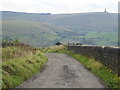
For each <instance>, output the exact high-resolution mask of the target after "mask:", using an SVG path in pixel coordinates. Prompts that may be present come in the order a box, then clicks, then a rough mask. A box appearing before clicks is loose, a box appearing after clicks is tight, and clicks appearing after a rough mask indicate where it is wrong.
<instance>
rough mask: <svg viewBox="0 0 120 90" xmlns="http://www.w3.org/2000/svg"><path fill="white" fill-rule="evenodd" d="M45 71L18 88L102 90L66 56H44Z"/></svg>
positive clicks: (93, 78)
mask: <svg viewBox="0 0 120 90" xmlns="http://www.w3.org/2000/svg"><path fill="white" fill-rule="evenodd" d="M46 55H47V57H48V62H47V64H46V67H45V69H44V70H43V71H42V72H39V73H38V74H36V75H35V76H33V77H32V78H31V79H29V80H28V81H26V82H24V83H23V84H22V85H20V86H19V87H18V88H104V85H103V84H102V83H101V82H100V80H99V79H98V78H97V77H96V76H95V75H93V73H91V72H90V71H89V70H87V69H86V68H84V67H83V65H82V64H81V63H79V62H78V61H76V60H75V59H73V58H72V57H70V56H68V55H66V54H57V53H49V54H46Z"/></svg>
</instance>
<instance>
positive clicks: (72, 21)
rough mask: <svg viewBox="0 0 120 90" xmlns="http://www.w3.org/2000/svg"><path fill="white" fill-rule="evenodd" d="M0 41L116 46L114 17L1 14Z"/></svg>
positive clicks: (5, 12)
mask: <svg viewBox="0 0 120 90" xmlns="http://www.w3.org/2000/svg"><path fill="white" fill-rule="evenodd" d="M0 13H2V15H3V16H2V20H3V37H4V38H3V39H5V38H6V37H10V38H12V39H15V38H19V39H21V40H23V41H26V42H29V43H30V44H31V45H34V46H48V45H53V44H55V43H56V42H57V41H61V42H62V43H83V44H92V45H105V46H111V45H113V46H116V45H117V43H118V39H117V35H118V34H117V33H118V29H117V27H118V26H117V20H118V16H117V13H107V12H96V13H75V14H50V13H24V12H11V11H3V12H0Z"/></svg>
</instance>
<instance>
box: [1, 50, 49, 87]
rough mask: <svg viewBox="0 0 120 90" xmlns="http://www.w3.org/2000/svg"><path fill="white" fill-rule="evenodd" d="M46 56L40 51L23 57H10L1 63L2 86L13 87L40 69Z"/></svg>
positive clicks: (45, 60) (44, 62)
mask: <svg viewBox="0 0 120 90" xmlns="http://www.w3.org/2000/svg"><path fill="white" fill-rule="evenodd" d="M46 62H47V57H46V56H45V55H44V54H43V53H41V52H40V51H38V50H37V51H36V53H32V52H31V53H29V54H28V55H26V56H24V57H19V58H11V60H8V61H6V62H3V65H2V88H14V87H16V86H18V85H20V84H21V83H22V82H24V81H26V80H27V79H29V78H30V77H31V76H33V75H34V74H36V73H37V72H39V71H40V69H42V68H43V67H44V66H45V64H46Z"/></svg>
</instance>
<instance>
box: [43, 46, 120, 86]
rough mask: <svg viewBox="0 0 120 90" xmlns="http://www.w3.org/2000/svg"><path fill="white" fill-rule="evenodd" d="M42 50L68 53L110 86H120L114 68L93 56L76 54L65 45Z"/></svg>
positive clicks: (119, 79)
mask: <svg viewBox="0 0 120 90" xmlns="http://www.w3.org/2000/svg"><path fill="white" fill-rule="evenodd" d="M42 49H43V48H42ZM42 51H44V52H48V53H65V54H68V55H69V56H71V57H73V58H75V59H76V60H77V61H79V62H81V63H82V64H83V65H84V66H85V67H86V68H87V69H89V70H91V71H92V72H93V73H94V74H96V75H97V76H98V77H100V78H101V79H102V80H103V81H104V83H105V84H106V85H107V86H108V87H109V88H120V77H118V76H117V75H116V74H115V73H113V72H112V70H110V69H109V68H107V67H105V66H104V65H103V64H101V63H100V62H98V61H96V60H95V59H93V58H91V57H88V56H84V55H80V54H75V53H73V52H72V51H69V50H67V48H66V47H65V46H55V47H48V48H44V49H43V50H42Z"/></svg>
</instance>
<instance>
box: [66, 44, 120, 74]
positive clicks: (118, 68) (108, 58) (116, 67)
mask: <svg viewBox="0 0 120 90" xmlns="http://www.w3.org/2000/svg"><path fill="white" fill-rule="evenodd" d="M67 47H68V49H69V50H71V51H73V52H74V53H77V54H82V55H87V56H90V57H93V58H95V60H98V61H100V62H101V63H102V64H104V65H105V66H107V67H108V68H110V69H111V70H112V71H113V72H115V73H117V74H118V75H119V76H120V58H119V56H120V48H116V47H100V46H67Z"/></svg>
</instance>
